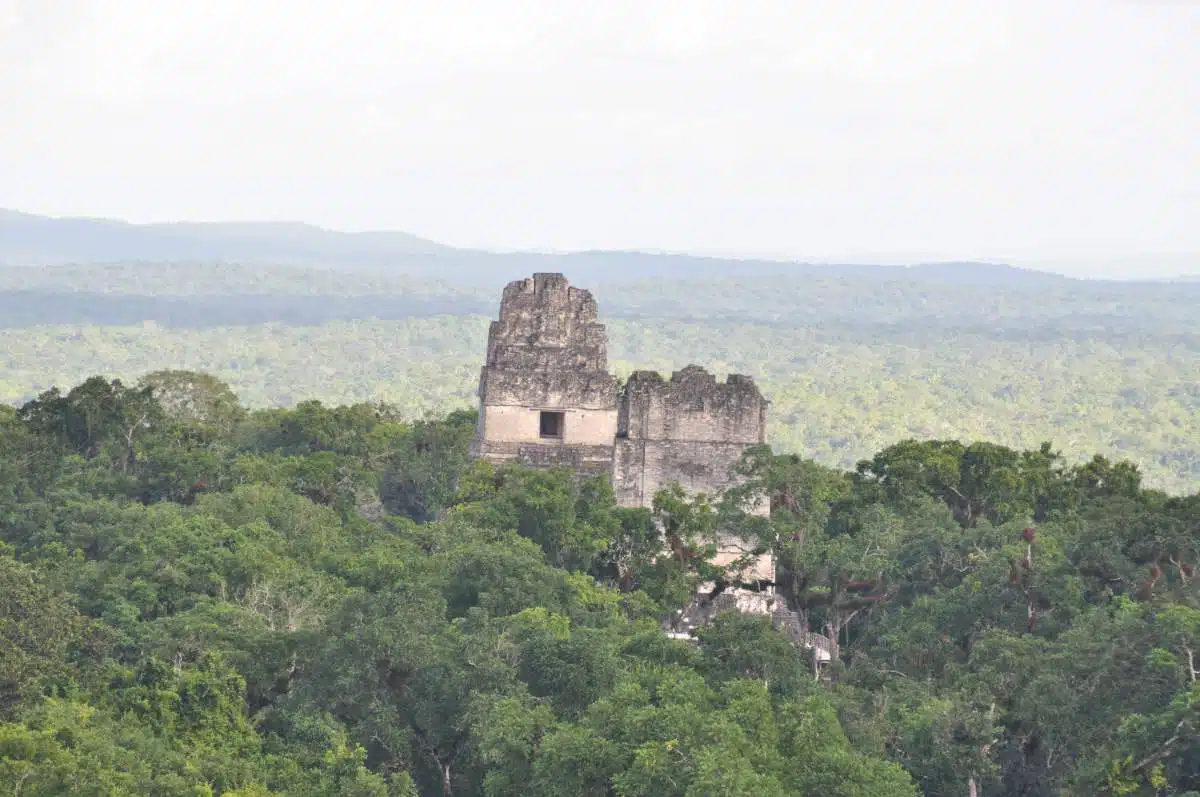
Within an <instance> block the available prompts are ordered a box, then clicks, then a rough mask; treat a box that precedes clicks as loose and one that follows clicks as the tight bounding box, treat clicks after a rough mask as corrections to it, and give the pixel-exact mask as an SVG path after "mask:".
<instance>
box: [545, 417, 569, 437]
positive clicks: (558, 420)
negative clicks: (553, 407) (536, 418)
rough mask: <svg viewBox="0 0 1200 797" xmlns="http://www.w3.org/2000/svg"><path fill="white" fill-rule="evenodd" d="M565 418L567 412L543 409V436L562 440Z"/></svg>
mask: <svg viewBox="0 0 1200 797" xmlns="http://www.w3.org/2000/svg"><path fill="white" fill-rule="evenodd" d="M565 418H566V413H565V412H552V411H543V412H542V414H541V418H540V422H541V435H542V437H548V438H552V439H556V440H561V439H562V436H563V421H564V420H565Z"/></svg>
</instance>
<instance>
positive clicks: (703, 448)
mask: <svg viewBox="0 0 1200 797" xmlns="http://www.w3.org/2000/svg"><path fill="white" fill-rule="evenodd" d="M766 413H767V401H766V399H764V398H763V395H762V393H761V392H760V391H759V389H758V387H757V386H756V385H755V384H754V381H753V380H752V379H750V378H749V377H745V376H740V375H737V374H734V375H731V376H729V377H727V378H726V380H725V381H724V382H718V381H717V378H716V377H715V376H714V375H712V374H710V373H708V372H707V371H705V370H704V369H703V368H700V367H699V366H695V365H689V366H688V367H687V368H684V369H683V370H682V371H677V372H675V373H674V374H672V375H671V378H670V379H669V380H666V379H663V378H662V377H661V376H660V375H659V374H657V373H653V372H650V371H638V372H635V373H634V374H633V375H632V376H631V377H630V378H629V382H628V383H627V384H626V385H625V390H624V392H623V393H622V395H621V404H620V409H619V411H618V416H617V418H618V420H617V430H618V431H617V442H616V446H615V448H614V451H613V488H614V490H615V492H616V495H617V501H618V502H620V503H621V504H622V505H624V506H643V507H649V506H651V505H652V503H653V501H654V496H655V494H656V493H657V492H658V491H659V490H661V489H663V488H664V487H666V486H668V485H670V484H671V483H673V482H678V483H679V485H680V486H681V487H683V489H684V490H686V491H687V492H689V493H707V494H709V495H715V494H717V493H719V492H721V491H723V490H726V489H728V488H730V487H732V486H734V485H735V484H736V483H737V481H738V478H737V477H736V476H735V475H734V474H733V472H732V470H733V467H734V466H735V465H736V464H737V463H738V461H739V460H740V459H741V458H742V455H743V454H744V453H745V450H746V448H747V447H748V446H752V445H758V444H761V443H762V442H763V441H764V439H765V433H766ZM752 511H753V512H754V513H755V514H761V515H766V514H768V513H769V511H770V507H769V506H768V505H767V504H765V503H764V504H760V505H759V506H756V507H754V508H753V509H752ZM752 549H753V546H751V545H750V543H748V542H747V541H743V540H740V539H737V538H735V537H722V538H720V540H719V544H718V546H717V556H716V558H715V559H714V560H713V563H714V564H716V565H720V566H726V567H727V568H728V566H729V565H730V564H732V563H733V562H735V561H737V560H739V559H741V558H742V557H744V556H746V555H747V554H748V553H750V552H751V551H752ZM727 572H728V574H729V577H730V578H731V579H733V580H734V581H736V582H740V583H751V582H756V581H763V582H771V581H774V578H775V562H774V559H773V558H772V557H771V556H769V555H763V556H759V557H757V558H756V559H753V560H752V561H751V563H750V565H749V566H747V567H745V568H743V569H741V570H739V571H737V572H734V571H733V570H731V569H729V570H728V571H727Z"/></svg>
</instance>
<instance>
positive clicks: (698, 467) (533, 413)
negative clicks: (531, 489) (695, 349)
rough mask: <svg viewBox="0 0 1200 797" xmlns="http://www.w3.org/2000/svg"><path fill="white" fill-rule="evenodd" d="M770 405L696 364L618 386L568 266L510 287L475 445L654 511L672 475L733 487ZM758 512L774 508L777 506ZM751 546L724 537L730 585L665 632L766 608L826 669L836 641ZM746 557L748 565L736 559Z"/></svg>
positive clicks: (707, 590) (721, 555)
mask: <svg viewBox="0 0 1200 797" xmlns="http://www.w3.org/2000/svg"><path fill="white" fill-rule="evenodd" d="M767 404H768V402H767V400H766V399H765V398H763V395H762V393H761V392H760V391H759V389H758V388H757V387H756V386H755V384H754V381H753V380H752V379H750V378H749V377H747V376H740V375H737V374H734V375H731V376H729V377H727V378H726V379H725V381H724V382H718V381H717V378H716V377H715V376H713V375H712V374H710V373H708V372H707V371H705V370H704V369H703V368H701V367H699V366H695V365H689V366H688V367H686V368H684V369H683V370H681V371H677V372H675V373H674V374H672V375H671V377H670V379H664V378H663V377H662V376H660V375H659V374H657V373H654V372H651V371H637V372H635V373H634V374H633V375H632V376H631V377H630V378H629V381H628V382H627V383H626V385H625V386H624V388H623V389H619V388H618V383H617V379H616V377H614V376H613V375H612V374H610V373H609V371H608V336H607V333H606V332H605V329H604V326H603V325H602V324H600V323H599V322H598V320H597V310H596V301H595V299H593V298H592V295H591V293H589V292H588V291H585V290H580V289H579V288H572V287H571V286H570V285H569V284H568V283H567V280H566V278H565V277H564V276H563V275H562V274H534V275H533V276H532V277H530V278H528V279H524V280H519V281H517V282H512V283H509V284H508V286H507V287H506V288H505V289H504V296H503V299H502V300H501V302H500V317H499V319H498V320H496V321H493V322H492V325H491V329H490V330H489V332H488V347H487V360H486V363H485V364H484V366H483V370H482V372H481V374H480V377H479V427H478V429H477V432H476V437H475V441H474V442H473V444H472V448H471V453H472V455H473V456H475V457H482V458H485V459H488V460H492V461H494V462H500V463H503V462H520V463H523V464H526V465H533V466H540V467H547V466H553V465H561V466H566V467H570V468H573V469H574V470H576V471H578V472H580V473H585V474H594V475H603V474H607V475H608V476H609V477H610V478H611V479H612V483H613V488H614V491H615V492H616V497H617V501H618V503H620V504H621V505H622V506H627V507H646V508H649V507H650V506H651V505H652V503H653V501H654V496H655V494H656V493H657V492H658V491H659V490H661V489H663V488H665V487H668V486H670V485H671V484H672V483H678V484H679V485H680V486H682V487H683V488H684V489H685V490H686V491H688V492H689V493H693V494H694V493H707V494H709V495H715V494H718V493H720V492H722V491H724V490H726V489H728V488H729V487H732V486H734V485H735V484H736V482H737V478H736V476H735V475H734V474H733V473H732V469H733V467H734V465H736V464H737V463H738V461H739V460H740V459H741V458H742V455H743V453H745V451H746V448H747V447H749V446H753V445H759V444H761V443H763V442H764V440H765V439H766V419H767ZM751 511H752V512H753V513H755V514H761V515H766V514H769V511H770V507H769V506H768V505H766V504H765V503H763V504H761V505H759V506H757V507H753V508H752V509H751ZM752 553H753V550H752V547H751V545H750V544H749V543H748V542H747V541H745V540H741V539H738V538H737V537H734V536H731V535H723V536H720V537H719V539H718V546H717V556H716V559H715V560H714V563H715V564H717V565H722V566H724V567H725V568H726V574H727V580H726V583H724V584H720V585H717V584H704V585H701V587H700V589H699V591H698V593H697V595H696V596H695V598H694V599H693V601H692V602H691V604H690V605H689V606H687V607H686V608H684V609H682V610H680V612H679V613H678V615H677V616H676V617H674V618H672V619H671V620H670V621H669V622H666V623H665V624H664V631H666V632H667V633H668V634H670V635H671V636H672V637H677V638H691V637H692V635H693V634H694V632H695V630H696V628H697V627H698V626H701V625H703V624H705V623H707V622H709V621H710V620H711V618H712V617H713V616H714V615H715V614H717V613H719V612H721V611H728V610H734V611H740V612H746V613H749V614H757V615H764V616H767V617H770V618H771V621H772V623H773V624H774V625H775V626H776V627H777V628H779V629H780V630H782V631H783V632H784V633H786V634H787V635H788V636H789V637H790V638H791V639H792V641H793V643H794V644H795V645H797V646H798V647H804V648H807V649H809V650H810V651H811V652H812V654H813V662H814V667H816V668H818V669H819V667H820V666H821V665H822V664H823V663H825V662H828V661H829V660H830V657H831V651H832V650H833V645H832V643H831V642H830V640H828V639H826V638H825V637H823V636H821V635H819V634H813V633H810V631H809V630H808V628H807V625H806V623H804V622H803V621H802V620H801V618H800V617H799V616H798V615H797V614H796V612H793V611H791V610H790V609H788V608H787V607H786V606H785V605H784V603H783V601H781V600H779V599H777V597H776V596H775V594H774V588H773V586H772V584H773V582H774V579H775V562H774V558H773V557H772V556H771V555H769V554H765V555H758V556H750V557H748V556H747V554H752ZM746 559H749V561H750V564H749V565H748V566H744V567H742V568H741V569H739V570H734V569H733V568H732V567H731V565H732V564H733V563H734V561H735V560H743V564H744V562H745V560H746Z"/></svg>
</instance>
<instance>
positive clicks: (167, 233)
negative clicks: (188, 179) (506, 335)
mask: <svg viewBox="0 0 1200 797" xmlns="http://www.w3.org/2000/svg"><path fill="white" fill-rule="evenodd" d="M450 251H453V250H451V248H450V247H447V246H443V245H441V244H437V243H434V242H433V241H427V240H425V239H423V238H418V237H417V236H415V235H409V234H407V233H402V232H362V233H344V232H335V231H332V230H324V229H321V228H319V227H313V226H311V225H308V224H300V223H293V222H248V223H208V224H206V223H178V224H129V223H127V222H124V221H114V220H111V219H88V218H51V217H47V216H34V215H31V214H28V213H18V212H16V211H12V210H3V209H0V263H3V264H7V265H49V264H56V263H88V262H90V263H96V262H116V261H129V260H153V261H177V260H216V261H239V260H241V261H262V262H271V261H274V262H283V263H297V264H306V265H317V264H322V263H335V262H342V261H354V262H363V263H376V264H386V262H387V261H388V260H389V259H390V258H392V257H395V256H397V255H413V254H423V255H436V254H440V253H445V252H450Z"/></svg>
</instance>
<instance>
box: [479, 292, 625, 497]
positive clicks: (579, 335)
mask: <svg viewBox="0 0 1200 797" xmlns="http://www.w3.org/2000/svg"><path fill="white" fill-rule="evenodd" d="M616 433H617V378H616V377H615V376H613V375H612V374H610V373H609V372H608V335H607V333H606V332H605V330H604V326H603V325H602V324H600V323H597V321H596V300H595V299H593V298H592V295H591V294H590V293H589V292H588V291H584V290H580V289H578V288H572V287H571V286H570V285H568V284H567V280H566V278H565V277H563V276H562V275H561V274H535V275H533V277H532V278H530V279H526V280H520V281H518V282H512V283H509V285H508V286H507V287H506V288H505V289H504V297H503V299H502V300H501V302H500V318H499V320H497V321H493V322H492V325H491V329H490V330H489V332H488V347H487V361H486V364H485V365H484V366H483V372H482V373H481V374H480V377H479V429H478V432H477V434H476V438H475V443H474V446H473V449H472V453H473V454H474V455H475V456H479V457H484V458H486V459H490V460H494V461H500V462H503V461H513V460H515V461H519V462H524V463H527V464H530V465H537V466H550V465H565V466H568V467H571V468H575V469H577V470H579V471H581V472H585V473H597V474H598V473H610V472H611V469H612V448H613V439H614V438H615V436H616Z"/></svg>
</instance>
